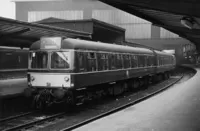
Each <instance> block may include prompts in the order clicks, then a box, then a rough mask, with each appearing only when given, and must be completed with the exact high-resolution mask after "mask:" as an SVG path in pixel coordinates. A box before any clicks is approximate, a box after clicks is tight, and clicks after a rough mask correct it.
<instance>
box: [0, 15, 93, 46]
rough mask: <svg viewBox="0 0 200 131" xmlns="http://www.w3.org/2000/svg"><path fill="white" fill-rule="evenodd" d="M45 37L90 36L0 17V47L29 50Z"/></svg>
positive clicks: (88, 37)
mask: <svg viewBox="0 0 200 131" xmlns="http://www.w3.org/2000/svg"><path fill="white" fill-rule="evenodd" d="M46 36H60V37H70V38H83V39H91V34H90V33H86V32H81V31H75V30H70V29H66V28H65V29H64V28H59V27H55V26H49V25H42V24H36V23H28V22H22V21H18V20H13V19H7V18H3V17H0V46H10V47H20V48H29V47H30V45H31V44H32V43H33V42H35V41H37V40H39V39H40V38H41V37H46Z"/></svg>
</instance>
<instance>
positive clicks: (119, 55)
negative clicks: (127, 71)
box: [116, 54, 123, 69]
mask: <svg viewBox="0 0 200 131" xmlns="http://www.w3.org/2000/svg"><path fill="white" fill-rule="evenodd" d="M116 63H117V69H122V67H123V65H122V55H121V54H117V60H116Z"/></svg>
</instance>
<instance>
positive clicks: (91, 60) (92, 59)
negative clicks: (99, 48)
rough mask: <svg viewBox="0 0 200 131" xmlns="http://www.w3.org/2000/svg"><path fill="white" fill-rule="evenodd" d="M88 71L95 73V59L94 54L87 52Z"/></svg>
mask: <svg viewBox="0 0 200 131" xmlns="http://www.w3.org/2000/svg"><path fill="white" fill-rule="evenodd" d="M87 58H88V71H96V70H97V59H96V53H94V52H88V57H87Z"/></svg>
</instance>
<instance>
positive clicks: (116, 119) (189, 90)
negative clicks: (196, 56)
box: [75, 66, 200, 131]
mask: <svg viewBox="0 0 200 131" xmlns="http://www.w3.org/2000/svg"><path fill="white" fill-rule="evenodd" d="M194 68H195V70H196V71H197V73H196V74H195V75H194V76H193V77H192V78H190V79H189V80H187V81H185V82H182V83H180V84H175V85H174V86H173V87H170V88H169V89H167V90H165V91H163V92H161V93H159V94H157V95H155V96H153V97H151V98H149V99H147V100H144V101H142V102H140V103H138V104H136V105H133V106H131V107H128V108H126V109H124V110H121V111H119V112H117V113H114V114H111V115H109V116H107V117H104V118H101V119H99V120H96V121H94V122H91V123H89V124H87V125H84V126H82V127H80V128H78V129H76V130H75V131H199V130H200V124H199V123H200V117H199V116H200V82H199V80H200V66H195V67H194Z"/></svg>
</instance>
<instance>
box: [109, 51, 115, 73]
mask: <svg viewBox="0 0 200 131" xmlns="http://www.w3.org/2000/svg"><path fill="white" fill-rule="evenodd" d="M115 56H116V54H111V55H110V57H111V69H115V68H116V67H115V66H116V65H115V58H116V57H115Z"/></svg>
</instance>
